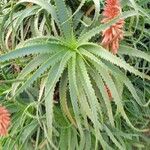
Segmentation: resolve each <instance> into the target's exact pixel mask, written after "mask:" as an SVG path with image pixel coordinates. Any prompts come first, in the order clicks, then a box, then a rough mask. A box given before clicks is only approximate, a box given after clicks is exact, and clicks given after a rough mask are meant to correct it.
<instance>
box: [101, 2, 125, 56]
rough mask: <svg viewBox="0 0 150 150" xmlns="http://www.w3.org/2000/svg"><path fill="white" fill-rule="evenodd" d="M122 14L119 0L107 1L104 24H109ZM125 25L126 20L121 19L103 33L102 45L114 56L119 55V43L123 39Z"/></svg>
mask: <svg viewBox="0 0 150 150" xmlns="http://www.w3.org/2000/svg"><path fill="white" fill-rule="evenodd" d="M120 12H121V6H120V2H119V0H106V6H105V8H104V12H103V16H104V18H103V20H102V23H107V22H109V21H110V20H112V19H113V18H115V17H117V16H118V15H120ZM123 25H124V20H123V19H120V20H119V21H118V22H117V23H115V24H113V25H112V26H110V27H109V28H107V29H106V30H104V31H103V33H102V36H103V40H102V45H103V46H104V47H105V48H106V49H108V50H109V51H111V52H112V53H113V54H117V52H118V49H119V41H120V40H121V39H123Z"/></svg>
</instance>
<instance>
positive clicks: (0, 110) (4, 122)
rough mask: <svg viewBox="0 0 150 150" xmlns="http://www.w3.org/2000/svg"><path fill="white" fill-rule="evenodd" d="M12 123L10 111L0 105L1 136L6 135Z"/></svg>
mask: <svg viewBox="0 0 150 150" xmlns="http://www.w3.org/2000/svg"><path fill="white" fill-rule="evenodd" d="M9 125H10V113H9V112H8V110H7V109H6V108H5V107H3V106H0V136H6V135H7V133H8V127H9Z"/></svg>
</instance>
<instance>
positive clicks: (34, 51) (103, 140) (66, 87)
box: [0, 0, 150, 149]
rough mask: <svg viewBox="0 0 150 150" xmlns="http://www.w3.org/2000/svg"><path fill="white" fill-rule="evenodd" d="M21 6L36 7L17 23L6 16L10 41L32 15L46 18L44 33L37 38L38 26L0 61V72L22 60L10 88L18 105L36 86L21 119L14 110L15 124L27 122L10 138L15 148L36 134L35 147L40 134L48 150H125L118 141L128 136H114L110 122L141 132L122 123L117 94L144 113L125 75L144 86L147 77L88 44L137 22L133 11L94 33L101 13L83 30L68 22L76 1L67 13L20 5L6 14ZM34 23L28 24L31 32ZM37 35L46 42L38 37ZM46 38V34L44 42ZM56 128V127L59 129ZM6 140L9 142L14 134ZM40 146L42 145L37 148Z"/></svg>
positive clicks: (60, 4)
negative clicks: (124, 22)
mask: <svg viewBox="0 0 150 150" xmlns="http://www.w3.org/2000/svg"><path fill="white" fill-rule="evenodd" d="M26 2H31V3H34V4H36V5H34V6H33V7H32V8H26V9H25V10H23V11H22V12H21V15H20V16H19V17H17V16H15V15H17V14H15V15H13V14H11V17H10V19H12V18H13V17H16V19H15V20H14V24H13V25H12V26H11V28H9V29H10V30H11V31H12V32H13V30H14V31H15V30H16V33H17V29H18V28H19V25H21V24H22V20H23V19H24V18H26V17H28V16H30V15H31V16H33V15H35V14H36V13H38V12H41V13H42V12H45V15H44V18H45V19H43V21H42V22H43V24H45V25H46V27H45V26H42V25H41V28H40V29H41V32H40V29H39V27H38V25H37V26H34V27H35V28H34V29H36V32H34V33H37V34H36V37H33V38H30V39H28V40H25V39H26V38H25V39H24V38H23V41H22V42H21V43H19V44H18V45H17V46H16V48H15V49H14V50H11V51H10V52H8V53H6V54H4V55H1V56H0V63H1V64H3V63H5V62H7V61H11V60H14V59H16V60H19V59H21V58H24V57H25V56H26V57H29V59H28V61H29V62H28V64H27V65H26V66H25V67H24V68H23V70H22V71H21V72H20V73H19V75H18V77H17V78H16V81H21V82H15V83H13V84H12V87H11V100H13V101H16V102H17V101H18V99H19V97H20V96H21V94H22V93H24V92H25V91H29V89H30V88H31V87H32V86H33V85H34V86H36V82H38V83H39V84H40V87H39V88H37V89H36V90H37V91H38V94H39V95H38V96H37V95H36V98H35V101H33V102H32V103H31V104H29V105H28V106H26V109H25V110H24V111H22V110H23V109H24V108H20V112H21V113H22V117H23V116H25V114H26V113H27V114H28V115H29V116H30V117H31V118H34V120H33V121H29V123H28V122H27V126H26V127H25V128H24V130H23V129H20V130H21V134H19V135H18V137H17V138H18V139H19V138H20V137H22V138H20V141H21V142H20V143H19V144H21V145H22V146H19V147H20V148H23V147H25V146H26V144H27V139H28V137H30V136H31V135H33V133H35V131H37V133H36V134H37V141H38V142H39V141H40V140H39V139H40V137H39V136H40V132H41V128H42V131H44V137H45V139H46V140H45V143H46V146H47V149H50V148H53V149H57V148H60V149H91V148H92V147H95V149H98V148H101V147H102V148H103V149H113V148H112V147H111V146H110V145H109V142H111V143H113V144H114V145H115V146H114V147H117V148H118V149H126V148H127V147H126V144H125V142H124V141H123V140H122V139H124V137H126V136H127V135H125V133H124V135H119V134H118V135H116V133H117V132H118V133H119V132H120V131H118V130H119V129H118V128H117V123H118V122H117V119H118V118H119V119H123V120H124V121H125V122H126V125H128V126H130V128H131V129H133V130H135V131H146V129H138V128H136V127H134V126H133V122H132V121H131V120H130V119H129V117H128V115H127V112H126V109H125V101H124V95H123V93H124V92H123V91H124V89H125V88H126V89H128V91H129V95H130V96H131V97H132V100H133V101H136V103H137V104H138V105H140V106H142V107H147V106H148V105H149V101H148V102H143V101H141V99H140V97H139V95H138V94H137V91H136V89H135V88H134V85H133V84H132V82H131V80H130V79H129V78H128V77H127V75H126V73H127V72H129V73H132V74H133V75H134V76H139V77H141V78H142V79H145V80H150V76H148V75H146V74H144V73H142V72H140V71H138V70H137V69H135V68H134V67H132V66H131V65H129V64H128V63H127V62H126V61H125V60H123V59H122V57H119V56H120V55H118V56H114V55H113V54H111V53H110V52H108V51H107V50H106V49H104V48H103V47H102V46H101V45H100V44H97V43H94V42H92V40H91V39H92V37H94V36H95V35H97V34H99V33H100V32H101V31H102V30H104V29H106V28H107V27H109V26H111V25H112V24H113V23H115V22H117V21H118V20H119V19H120V18H124V19H126V18H128V17H132V16H136V15H137V11H136V10H135V11H134V10H131V11H125V12H123V13H122V15H121V16H119V17H117V18H116V19H114V20H112V21H110V22H109V23H107V24H100V25H96V24H97V23H96V22H97V21H98V18H99V9H100V8H99V7H97V8H96V12H95V17H94V19H93V20H92V21H91V23H90V24H87V27H85V29H83V30H82V26H83V24H82V23H83V22H82V21H81V20H78V19H76V20H75V18H77V17H78V15H80V8H81V7H82V6H83V4H84V2H85V1H81V4H80V6H79V7H78V8H77V11H75V12H74V13H72V12H71V8H69V6H66V3H65V1H64V0H54V3H52V2H51V3H50V2H48V1H44V0H21V1H19V2H18V3H17V4H16V5H15V6H14V8H13V12H15V10H16V9H17V7H19V6H22V5H24V4H25V3H26ZM93 2H94V3H95V4H96V6H98V5H97V4H98V3H99V1H97V0H95V1H94V0H93ZM25 12H28V13H27V14H25ZM38 17H39V16H38ZM47 17H48V18H47ZM33 18H34V17H33ZM81 18H82V13H81ZM48 20H49V22H48ZM31 22H32V21H31ZM8 23H9V21H8ZM36 23H37V20H36V19H35V20H34V23H33V24H34V25H36ZM41 24H42V23H41ZM14 25H15V26H16V29H15V26H14ZM4 27H7V22H6V23H4ZM44 27H45V28H44ZM80 27H81V28H80ZM13 28H14V29H13ZM11 31H10V32H11ZM44 32H46V33H47V36H44V34H43V33H44ZM51 32H53V33H52V34H50V33H51ZM2 34H3V33H2ZM37 35H38V36H37ZM39 35H40V36H39ZM3 36H4V35H3ZM3 36H2V37H3ZM24 40H25V41H24ZM1 42H2V43H4V39H1ZM3 45H5V44H3ZM14 45H15V44H14ZM4 47H5V46H4ZM4 47H3V48H4ZM4 53H5V52H4ZM120 54H125V55H132V56H134V57H138V58H142V59H145V60H146V61H148V62H149V61H150V55H148V54H146V53H144V52H141V51H139V50H136V49H134V48H132V47H129V46H127V45H121V48H120ZM31 55H32V58H31ZM105 84H106V85H107V86H108V88H109V89H110V91H111V93H112V97H113V100H112V101H110V99H109V96H108V93H107V91H106V88H105ZM56 91H57V92H58V93H59V100H58V104H55V100H54V95H55V92H56ZM17 105H19V106H20V104H17ZM43 107H44V108H43ZM30 108H31V110H30V111H29V109H30ZM43 109H44V110H43ZM29 112H30V113H31V114H32V112H36V115H35V116H34V115H33V116H32V115H31V114H29ZM28 115H27V116H28ZM27 116H26V117H27ZM14 119H15V120H16V121H17V120H18V119H17V118H14ZM20 119H21V118H20ZM21 120H22V121H23V122H25V121H26V118H25V117H23V118H22V119H21ZM23 122H22V123H21V124H22V125H23ZM58 124H60V126H62V127H61V128H60V129H59V126H58ZM16 130H17V129H16ZM11 132H12V134H13V130H12V131H11ZM18 132H19V131H18ZM27 132H28V134H27V135H26V133H27ZM58 132H59V133H58ZM120 134H122V132H120ZM14 135H15V134H14ZM58 137H59V139H60V140H58ZM71 138H73V139H71ZM131 138H132V135H129V136H128V139H131ZM59 141H60V142H59ZM10 142H11V139H9V141H7V142H6V143H5V142H4V143H5V144H4V145H5V146H6V147H7V146H8V145H9V143H10ZM42 142H43V143H44V140H42ZM15 144H16V143H15V142H14V143H13V144H12V148H13V146H14V145H15ZM36 144H37V145H38V144H39V143H36ZM37 145H36V146H37ZM31 147H32V146H31ZM7 148H8V147H7ZM32 148H33V147H32Z"/></svg>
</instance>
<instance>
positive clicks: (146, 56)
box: [119, 45, 150, 62]
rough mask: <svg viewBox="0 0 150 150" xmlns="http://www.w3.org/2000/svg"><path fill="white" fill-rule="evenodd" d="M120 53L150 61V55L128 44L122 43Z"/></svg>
mask: <svg viewBox="0 0 150 150" xmlns="http://www.w3.org/2000/svg"><path fill="white" fill-rule="evenodd" d="M119 54H122V55H128V56H133V57H138V58H142V59H145V60H146V61H148V62H150V55H149V54H147V53H145V52H142V51H140V50H137V49H134V48H132V47H129V46H126V45H120V48H119Z"/></svg>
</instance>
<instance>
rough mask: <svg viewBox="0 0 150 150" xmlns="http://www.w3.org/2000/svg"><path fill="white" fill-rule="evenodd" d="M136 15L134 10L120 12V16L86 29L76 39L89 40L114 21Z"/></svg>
mask: <svg viewBox="0 0 150 150" xmlns="http://www.w3.org/2000/svg"><path fill="white" fill-rule="evenodd" d="M135 15H137V12H136V11H127V12H124V13H122V15H121V16H119V17H117V18H115V19H113V20H111V21H110V22H108V23H106V24H101V25H99V26H97V27H95V28H92V29H91V30H90V31H88V32H87V33H85V34H83V35H82V36H81V37H79V39H78V41H79V43H84V42H87V41H89V40H90V39H91V38H92V37H93V36H95V35H96V34H99V33H100V32H101V31H103V30H105V29H106V28H108V27H110V26H111V25H113V24H114V23H116V22H117V21H119V20H120V18H121V19H125V18H128V17H132V16H135Z"/></svg>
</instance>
